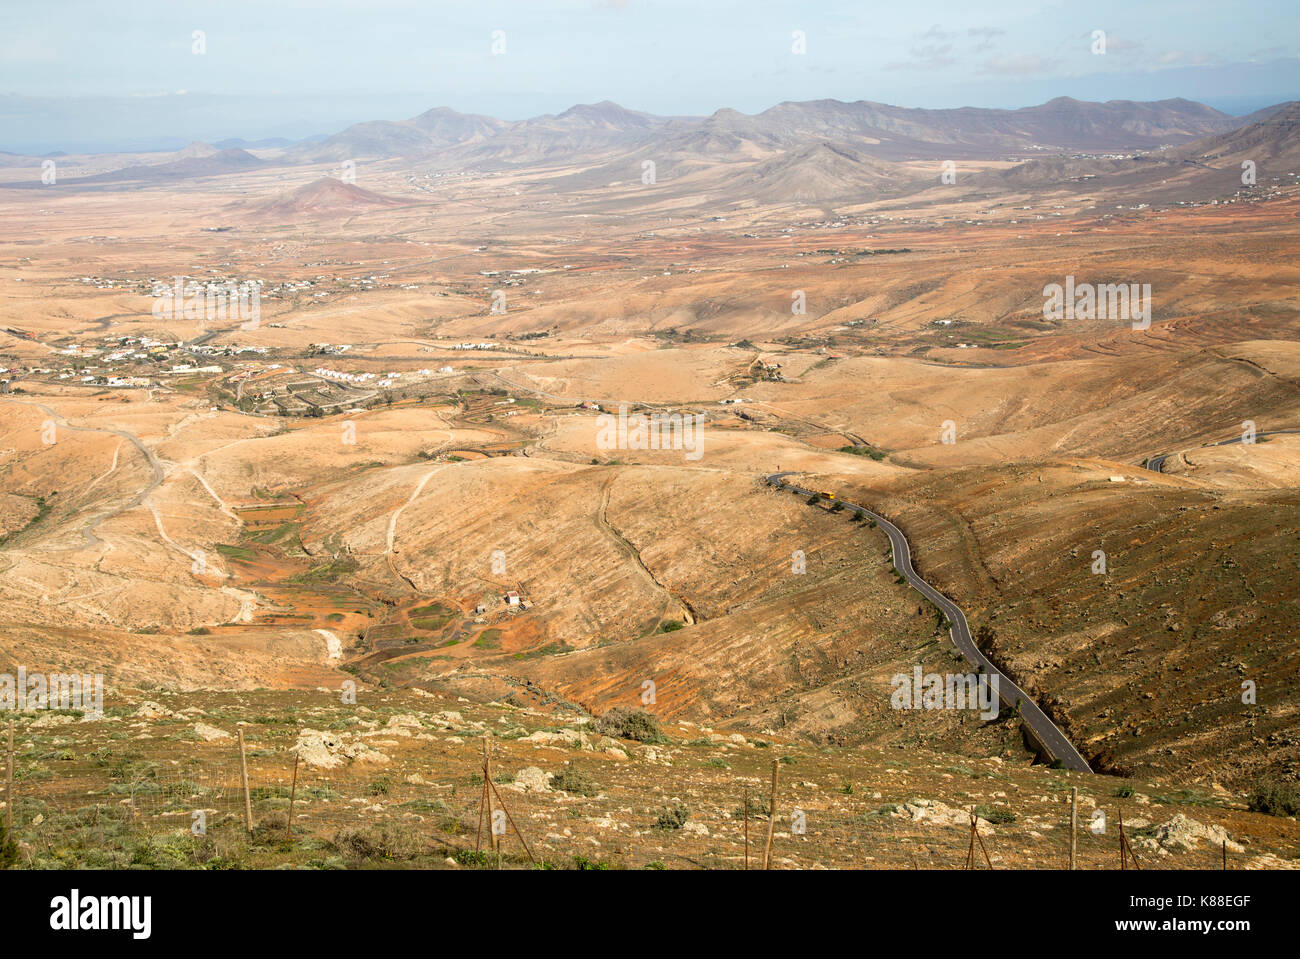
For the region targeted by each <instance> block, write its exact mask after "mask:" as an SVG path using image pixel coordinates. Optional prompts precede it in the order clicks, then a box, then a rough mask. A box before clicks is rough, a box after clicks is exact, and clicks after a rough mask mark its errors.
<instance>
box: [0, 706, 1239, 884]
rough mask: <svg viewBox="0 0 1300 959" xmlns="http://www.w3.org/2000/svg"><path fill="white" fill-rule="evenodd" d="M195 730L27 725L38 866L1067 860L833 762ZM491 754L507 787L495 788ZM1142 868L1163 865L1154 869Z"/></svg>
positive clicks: (27, 776) (1092, 860)
mask: <svg viewBox="0 0 1300 959" xmlns="http://www.w3.org/2000/svg"><path fill="white" fill-rule="evenodd" d="M190 718H192V717H190ZM190 718H184V717H172V718H161V719H158V720H155V721H152V722H149V723H135V724H132V725H130V726H128V727H127V728H118V729H115V730H113V731H112V732H109V733H108V734H107V735H105V734H103V733H102V732H101V731H98V730H97V731H96V732H95V733H94V734H93V735H81V736H74V735H71V732H73V731H74V730H75V727H72V726H62V727H56V728H42V727H40V726H38V725H37V724H35V723H23V724H22V725H21V727H20V729H19V731H18V735H17V736H16V738H15V741H14V747H13V750H12V753H11V754H9V755H8V756H6V759H7V760H10V761H11V762H12V772H11V773H10V772H9V771H8V769H6V770H5V772H6V791H5V793H4V798H5V804H4V816H5V820H4V821H5V823H6V824H7V826H8V827H9V828H8V831H9V833H10V835H11V838H12V839H13V840H15V841H16V842H17V843H18V844H20V845H21V846H22V847H23V848H24V850H25V859H26V861H27V862H29V863H30V864H32V865H35V866H38V867H58V866H89V867H97V868H127V867H171V868H184V867H191V866H208V867H214V866H231V867H253V868H269V867H273V866H276V865H282V864H291V865H301V866H316V867H341V866H348V865H355V864H359V863H376V862H378V863H383V864H388V865H410V866H439V865H446V864H448V860H450V862H451V863H454V864H456V865H458V866H478V867H505V868H510V867H528V866H533V865H539V866H543V867H546V866H558V867H564V868H596V869H599V868H665V869H693V868H711V869H745V868H749V869H761V868H764V866H765V864H766V866H767V867H769V868H774V869H789V868H819V867H825V868H872V867H885V866H889V867H895V868H897V867H900V866H901V867H903V868H909V867H910V868H917V869H934V868H941V869H953V868H990V867H991V868H1005V867H1009V866H1010V867H1019V868H1024V867H1026V866H1027V865H1028V866H1031V867H1032V866H1035V865H1038V866H1048V867H1050V866H1057V867H1062V866H1065V865H1066V864H1067V861H1068V860H1067V858H1066V856H1067V851H1068V845H1067V836H1068V835H1069V834H1070V831H1069V817H1068V815H1067V812H1068V811H1067V809H1066V808H1065V807H1060V808H1056V807H1053V810H1052V812H1051V814H1050V816H1047V817H1043V816H1039V817H1035V816H1027V817H1024V818H1022V819H1021V821H1020V822H1019V823H1018V825H1017V828H1015V829H1012V830H1004V828H1003V824H1004V823H1011V822H1015V821H1016V820H1017V813H1016V811H1015V810H1014V809H1013V808H1012V804H1010V803H1005V804H1000V805H997V806H993V807H990V806H979V807H978V820H977V821H976V820H974V819H973V818H972V817H973V816H974V810H976V808H977V807H976V804H975V803H973V802H972V803H970V804H969V805H967V804H965V803H961V802H959V801H956V800H954V801H953V802H952V804H951V805H946V804H944V803H942V802H938V801H930V800H915V799H914V800H909V799H908V798H906V793H902V792H900V793H899V794H898V795H882V794H881V793H880V792H879V791H875V792H867V793H863V792H861V791H855V790H854V788H853V786H852V784H851V783H847V782H841V781H840V779H837V777H841V776H842V769H841V768H832V767H831V766H829V765H827V766H826V767H825V768H822V765H821V764H819V761H818V760H817V758H816V757H815V756H814V757H812V758H802V759H800V760H799V763H800V765H799V766H798V767H797V771H796V768H795V767H790V768H785V767H783V766H782V763H781V762H780V761H771V760H768V759H766V758H758V759H756V760H754V761H751V762H749V764H748V768H747V769H745V770H740V769H737V770H732V769H731V768H730V766H728V765H727V764H726V763H725V762H723V761H721V760H719V759H716V758H710V759H707V760H702V761H701V762H700V763H699V764H698V765H696V766H687V765H685V764H679V765H677V766H670V765H668V764H666V763H665V764H663V765H662V766H654V767H652V772H651V774H650V776H649V777H647V771H646V768H645V767H644V766H643V765H640V764H632V763H619V762H612V761H607V760H605V759H604V758H603V757H600V758H597V757H595V756H593V755H591V754H590V753H584V752H582V751H580V750H573V751H570V752H567V753H566V752H563V751H561V750H559V749H551V748H550V747H549V746H548V747H547V748H548V749H549V750H550V751H549V752H548V753H547V756H548V761H547V762H546V763H545V765H547V766H548V768H549V771H543V769H542V768H540V767H539V766H538V765H534V764H533V762H530V760H533V757H536V756H537V755H539V754H538V753H537V752H535V750H537V749H539V748H541V747H540V746H539V745H538V744H537V743H533V742H531V741H529V740H526V739H525V740H520V739H509V738H492V737H476V738H469V737H463V736H454V735H452V736H449V735H445V734H444V735H441V736H434V735H430V734H429V730H428V729H427V728H426V727H424V726H423V725H422V724H421V723H419V722H414V721H410V720H406V719H404V718H403V717H400V716H399V717H397V718H391V719H390V720H389V724H388V725H387V726H383V725H380V724H378V723H374V724H372V725H374V726H376V727H377V728H375V729H373V730H368V731H367V735H366V736H364V737H363V736H360V735H356V734H349V733H347V732H344V731H331V730H319V731H314V730H311V729H308V728H302V727H301V726H300V725H299V724H298V723H286V722H273V721H266V722H241V723H239V724H237V728H236V729H235V731H234V732H233V733H232V732H230V731H228V730H226V729H218V728H215V727H205V726H203V725H202V724H194V723H191V722H190V721H189V719H190ZM69 722H71V720H69ZM0 729H3V727H0ZM65 730H66V731H67V732H68V733H69V734H68V735H63V733H64V731H65ZM191 730H200V731H201V732H200V733H194V732H192V731H191ZM443 732H444V733H445V730H444V731H443ZM489 740H490V741H491V743H492V747H491V752H492V759H491V763H492V765H491V767H490V778H491V784H492V788H491V789H487V790H485V782H484V771H485V768H486V767H485V757H484V754H485V752H486V751H487V746H486V745H485V742H486V741H489ZM524 747H527V749H528V750H529V751H525V748H524ZM380 750H387V752H388V753H391V754H393V755H392V756H391V757H390V756H389V755H387V754H386V753H382V752H381V751H380ZM756 752H758V751H757V750H751V751H750V755H752V754H753V753H756ZM726 755H728V756H732V757H734V756H736V755H738V754H735V753H728V754H726ZM394 757H396V758H394ZM533 761H536V760H533ZM732 761H733V762H737V761H738V760H737V759H735V758H733V759H732ZM710 764H712V765H710ZM769 764H770V770H769V769H768V768H765V767H767V766H768V765H769ZM719 766H722V767H725V769H726V772H725V773H723V774H720V773H719V772H718V768H719ZM434 770H436V771H437V772H436V773H435V772H433V771H434ZM10 776H12V779H11V780H10V778H9V777H10ZM837 783H839V785H836V784H837ZM774 803H775V808H776V816H775V817H774V818H773V817H772V816H771V815H769V813H770V811H771V810H772V808H773V805H774ZM1085 812H1086V810H1085ZM976 822H977V825H974V823H976ZM1089 822H1090V820H1089V819H1088V818H1087V817H1083V818H1081V819H1079V820H1078V828H1076V830H1075V831H1074V833H1073V839H1072V840H1069V841H1068V842H1070V843H1072V844H1073V846H1074V847H1075V852H1074V856H1075V859H1076V861H1077V864H1078V866H1079V867H1080V868H1118V867H1119V865H1120V858H1119V855H1120V854H1119V848H1120V847H1119V838H1118V832H1117V829H1116V827H1117V825H1118V824H1117V823H1111V824H1110V829H1109V832H1107V831H1104V830H1103V831H1101V832H1098V831H1095V830H1094V829H1091V828H1088V826H1089ZM1129 838H1130V839H1131V836H1130V837H1129ZM1129 848H1130V850H1132V849H1133V846H1132V843H1131V842H1130V844H1129ZM1220 853H1222V855H1223V856H1224V861H1225V862H1226V856H1227V845H1226V843H1225V845H1224V846H1223V849H1222V850H1218V849H1214V848H1202V849H1200V850H1199V851H1198V852H1196V853H1195V854H1188V855H1185V856H1183V857H1182V858H1180V860H1179V861H1178V863H1177V866H1178V867H1179V868H1216V867H1219V865H1220V863H1219V861H1218V860H1219V855H1220ZM1135 855H1136V856H1140V857H1143V858H1144V859H1145V860H1146V865H1147V866H1151V865H1155V864H1156V863H1155V861H1154V860H1155V858H1156V857H1155V855H1154V854H1151V855H1148V853H1147V852H1146V851H1144V850H1142V849H1138V850H1137V851H1136V853H1135ZM1128 863H1129V860H1127V859H1126V860H1125V864H1126V865H1128Z"/></svg>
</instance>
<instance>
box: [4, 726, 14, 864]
mask: <svg viewBox="0 0 1300 959" xmlns="http://www.w3.org/2000/svg"><path fill="white" fill-rule="evenodd" d="M8 757H9V758H8V764H7V766H6V772H5V832H6V833H7V834H8V836H9V838H10V839H13V838H14V721H13V720H12V719H11V720H9V752H8Z"/></svg>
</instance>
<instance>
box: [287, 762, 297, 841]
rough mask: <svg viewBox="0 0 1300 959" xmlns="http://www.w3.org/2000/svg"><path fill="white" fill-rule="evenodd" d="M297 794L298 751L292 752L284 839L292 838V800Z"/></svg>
mask: <svg viewBox="0 0 1300 959" xmlns="http://www.w3.org/2000/svg"><path fill="white" fill-rule="evenodd" d="M297 795H298V752H297V750H294V754H293V785H292V786H290V787H289V825H288V826H286V827H285V830H284V841H285V842H289V841H290V840H292V839H293V800H294V797H295V796H297Z"/></svg>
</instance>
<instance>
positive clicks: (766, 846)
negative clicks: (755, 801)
mask: <svg viewBox="0 0 1300 959" xmlns="http://www.w3.org/2000/svg"><path fill="white" fill-rule="evenodd" d="M780 769H781V760H779V759H773V760H772V798H771V801H770V802H769V803H768V807H767V841H766V842H764V843H763V868H764V869H771V868H772V833H773V832H774V831H775V830H776V780H777V774H778V773H779V771H780Z"/></svg>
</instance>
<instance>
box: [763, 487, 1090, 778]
mask: <svg viewBox="0 0 1300 959" xmlns="http://www.w3.org/2000/svg"><path fill="white" fill-rule="evenodd" d="M793 472H794V471H786V472H784V473H773V474H771V475H770V476H768V477H767V482H768V484H769V485H771V486H775V487H776V488H778V489H788V490H793V491H794V492H796V493H800V494H803V495H807V496H812V495H813V494H814V491H813V490H810V489H804V488H803V487H801V486H795V485H794V484H793V483H787V482H785V480H784V477H786V476H790V475H792V474H793ZM838 502H841V503H843V504H844V505H845V506H847V507H848V508H849V509H857V510H862V512H864V513H865V514H867V516H870V517H871V518H872V519H874V520H875V521H876V525H877V526H879V527H880V528H881V529H883V530H884V531H885V533H886V534H887V535H888V536H889V545H890V548H891V549H892V550H893V554H894V566H895V567H896V568H897V569H898V571H899V572H900V573H902V574H903V577H904V578H905V579H906V580H907V581H908V583H910V584H911V585H912V587H913V588H914V589H915V590H916V591H917V592H919V593H920V594H921V595H922V596H924V597H925V598H926V599H928V600H929V601H930V602H932V603H933V604H934V605H935V606H937V607H939V609H940V610H942V611H943V613H944V615H945V616H947V617H948V621H949V622H950V623H952V629H951V630H949V635H950V636H951V637H952V641H953V645H954V646H956V647H957V648H958V649H959V650H961V654H962V655H963V656H965V657H966V659H967V661H968V662H970V663H971V664H972V665H978V666H981V667H983V669H984V672H986V673H988V674H989V675H991V676H993V675H996V676H997V677H998V696H999V698H1000V699H1001V700H1002V701H1003V702H1005V703H1007V704H1008V705H1011V706H1014V705H1015V704H1016V703H1017V702H1019V703H1020V718H1021V720H1022V721H1023V722H1024V724H1025V725H1026V726H1028V727H1029V728H1030V730H1032V731H1033V733H1034V735H1035V736H1036V737H1037V738H1038V741H1039V742H1040V743H1042V744H1043V746H1044V748H1046V750H1047V752H1048V753H1049V754H1050V755H1051V757H1052V758H1053V759H1059V760H1060V761H1061V763H1062V765H1064V766H1065V768H1067V769H1073V770H1075V771H1076V772H1085V773H1086V772H1092V769H1091V768H1090V767H1089V766H1088V763H1087V760H1085V759H1084V758H1083V756H1081V755H1080V754H1079V751H1078V750H1077V749H1075V748H1074V744H1073V743H1071V742H1070V741H1069V740H1068V739H1066V738H1065V734H1064V733H1062V732H1061V730H1059V729H1058V728H1057V727H1056V724H1055V723H1053V722H1052V721H1051V720H1050V719H1049V718H1048V717H1047V714H1046V713H1045V712H1043V711H1042V710H1041V709H1039V708H1038V704H1037V703H1035V702H1034V701H1033V700H1032V699H1031V698H1030V697H1029V694H1028V693H1026V692H1025V691H1024V690H1023V689H1021V688H1020V687H1019V686H1017V685H1016V684H1015V683H1013V682H1012V681H1011V680H1010V679H1009V678H1008V677H1007V675H1006V674H1005V673H1004V672H1002V670H1000V669H998V668H997V667H996V666H994V665H993V663H991V662H990V661H989V659H988V657H987V656H985V655H984V654H983V653H982V652H980V650H979V647H977V646H976V645H975V641H974V640H973V639H972V638H971V634H970V626H969V625H967V623H966V615H965V614H964V613H963V612H962V611H961V608H960V607H959V606H958V605H957V604H956V603H954V602H953V601H952V600H950V599H949V598H948V597H947V596H945V595H943V593H941V592H939V591H938V590H937V589H935V588H934V587H933V586H931V585H930V584H929V583H927V582H926V581H925V580H923V579H922V578H921V577H920V575H919V574H918V573H917V572H916V570H915V569H913V568H912V548H911V546H910V545H909V544H908V542H907V537H906V536H904V535H903V531H902V530H900V529H899V528H898V527H897V526H895V525H894V524H893V523H891V522H890V521H889V520H887V519H885V518H884V517H883V516H881V515H880V514H879V513H874V512H872V511H871V510H869V509H867V508H866V507H865V506H858V505H857V504H856V503H850V502H848V501H847V500H839V501H838Z"/></svg>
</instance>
